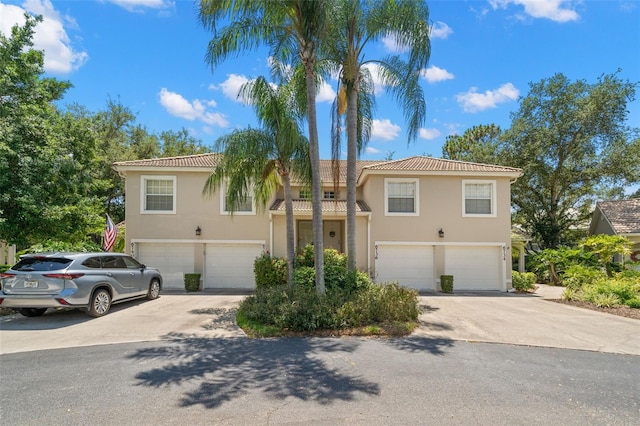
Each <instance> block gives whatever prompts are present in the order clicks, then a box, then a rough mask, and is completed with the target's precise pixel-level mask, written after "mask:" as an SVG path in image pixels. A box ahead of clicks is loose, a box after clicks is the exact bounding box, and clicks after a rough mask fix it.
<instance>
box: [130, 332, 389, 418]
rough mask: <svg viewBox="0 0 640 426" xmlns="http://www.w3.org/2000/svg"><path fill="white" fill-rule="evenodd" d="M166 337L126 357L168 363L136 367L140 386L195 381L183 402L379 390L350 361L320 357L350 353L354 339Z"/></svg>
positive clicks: (320, 399) (345, 396)
mask: <svg viewBox="0 0 640 426" xmlns="http://www.w3.org/2000/svg"><path fill="white" fill-rule="evenodd" d="M165 337H166V338H167V339H168V340H169V342H168V344H167V345H164V346H160V347H150V348H146V349H140V350H138V351H136V352H135V353H133V354H131V355H130V356H129V358H132V359H137V360H141V361H150V360H156V361H163V360H165V361H166V362H167V363H166V364H165V365H164V366H162V367H159V368H153V369H151V370H148V371H143V372H140V373H139V374H138V375H137V376H136V379H137V380H138V382H139V385H141V386H151V387H164V386H169V385H183V384H187V383H189V384H193V383H197V382H199V384H198V385H197V388H196V389H195V390H192V391H187V392H186V393H185V394H184V395H183V397H182V399H181V401H180V405H181V406H183V407H188V406H193V405H198V404H201V405H203V406H205V407H207V408H216V407H219V406H220V405H222V404H223V403H224V402H226V401H230V400H232V399H234V398H240V397H242V396H243V395H245V394H247V393H249V392H252V391H255V390H260V391H262V392H264V393H266V394H268V396H269V397H272V398H275V399H285V398H290V397H293V398H298V399H300V400H303V401H315V402H317V403H320V404H330V403H331V402H333V401H335V400H341V401H351V400H354V399H355V398H356V395H357V394H364V395H378V394H379V393H380V386H379V385H378V384H377V383H373V382H370V381H367V380H364V379H362V378H359V377H358V376H357V375H351V374H350V373H352V366H351V365H350V364H348V363H340V362H338V363H335V362H332V363H331V365H328V364H327V363H326V362H325V360H326V359H327V355H326V354H332V355H331V356H332V357H334V356H337V359H341V356H346V355H348V354H349V353H352V352H354V351H355V350H356V349H357V347H358V344H359V343H358V341H357V340H336V339H326V338H285V339H245V338H231V339H228V338H227V339H218V338H214V339H211V338H199V337H191V336H185V335H181V334H173V335H169V336H165ZM333 359H336V358H333Z"/></svg>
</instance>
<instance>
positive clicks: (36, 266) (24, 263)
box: [11, 257, 71, 271]
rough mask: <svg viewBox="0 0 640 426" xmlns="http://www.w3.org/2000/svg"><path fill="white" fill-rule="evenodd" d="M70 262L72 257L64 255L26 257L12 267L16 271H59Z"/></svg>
mask: <svg viewBox="0 0 640 426" xmlns="http://www.w3.org/2000/svg"><path fill="white" fill-rule="evenodd" d="M70 263H71V259H65V258H63V257H59V258H58V257H25V258H24V259H21V260H20V261H19V262H18V263H16V264H15V265H14V266H13V267H12V268H11V269H13V270H14V271H59V270H60V269H65V268H66V267H67V266H69V264H70Z"/></svg>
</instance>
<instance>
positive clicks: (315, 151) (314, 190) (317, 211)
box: [302, 47, 325, 294]
mask: <svg viewBox="0 0 640 426" xmlns="http://www.w3.org/2000/svg"><path fill="white" fill-rule="evenodd" d="M308 51H312V47H307V48H306V49H305V50H304V51H303V53H302V60H303V63H304V68H305V78H306V86H307V119H308V124H309V160H310V162H311V206H312V210H313V219H312V220H313V221H312V228H313V245H314V253H315V254H314V260H315V269H316V291H317V292H318V293H319V294H324V293H325V286H324V244H323V241H322V238H323V235H322V198H321V197H322V181H321V179H320V147H319V143H318V122H317V119H316V81H315V69H314V58H311V57H310V54H308Z"/></svg>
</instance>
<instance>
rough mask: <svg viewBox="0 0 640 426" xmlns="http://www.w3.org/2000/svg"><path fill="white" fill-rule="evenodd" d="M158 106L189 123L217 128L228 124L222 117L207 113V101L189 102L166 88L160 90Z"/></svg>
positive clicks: (208, 104) (215, 113)
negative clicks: (194, 121)
mask: <svg viewBox="0 0 640 426" xmlns="http://www.w3.org/2000/svg"><path fill="white" fill-rule="evenodd" d="M159 95H160V104H161V105H162V106H163V107H164V108H165V109H166V110H167V111H168V112H169V114H171V115H173V116H176V117H180V118H184V119H186V120H189V121H193V120H200V121H202V122H204V123H206V124H210V125H216V126H218V127H226V126H228V125H229V122H228V121H227V119H226V118H225V116H224V115H222V114H220V113H217V112H211V111H207V106H210V102H208V101H204V102H203V101H200V100H199V99H195V100H193V101H192V102H189V101H188V100H187V99H185V98H184V97H183V96H182V95H180V94H178V93H175V92H170V91H169V90H167V89H166V88H164V87H163V88H162V89H161V90H160V93H159Z"/></svg>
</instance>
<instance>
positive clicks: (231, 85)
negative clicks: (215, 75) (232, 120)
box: [220, 74, 249, 103]
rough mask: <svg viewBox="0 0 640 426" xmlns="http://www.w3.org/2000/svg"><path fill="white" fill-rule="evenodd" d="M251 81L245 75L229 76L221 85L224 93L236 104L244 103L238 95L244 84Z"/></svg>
mask: <svg viewBox="0 0 640 426" xmlns="http://www.w3.org/2000/svg"><path fill="white" fill-rule="evenodd" d="M248 82H249V79H248V78H247V77H245V76H244V75H238V74H229V75H227V79H226V80H225V81H223V82H222V83H220V88H221V89H222V93H224V95H225V96H226V97H227V98H229V99H231V100H232V101H234V102H238V103H244V102H243V101H242V99H240V98H238V93H239V92H240V88H241V87H242V85H243V84H245V83H248Z"/></svg>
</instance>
